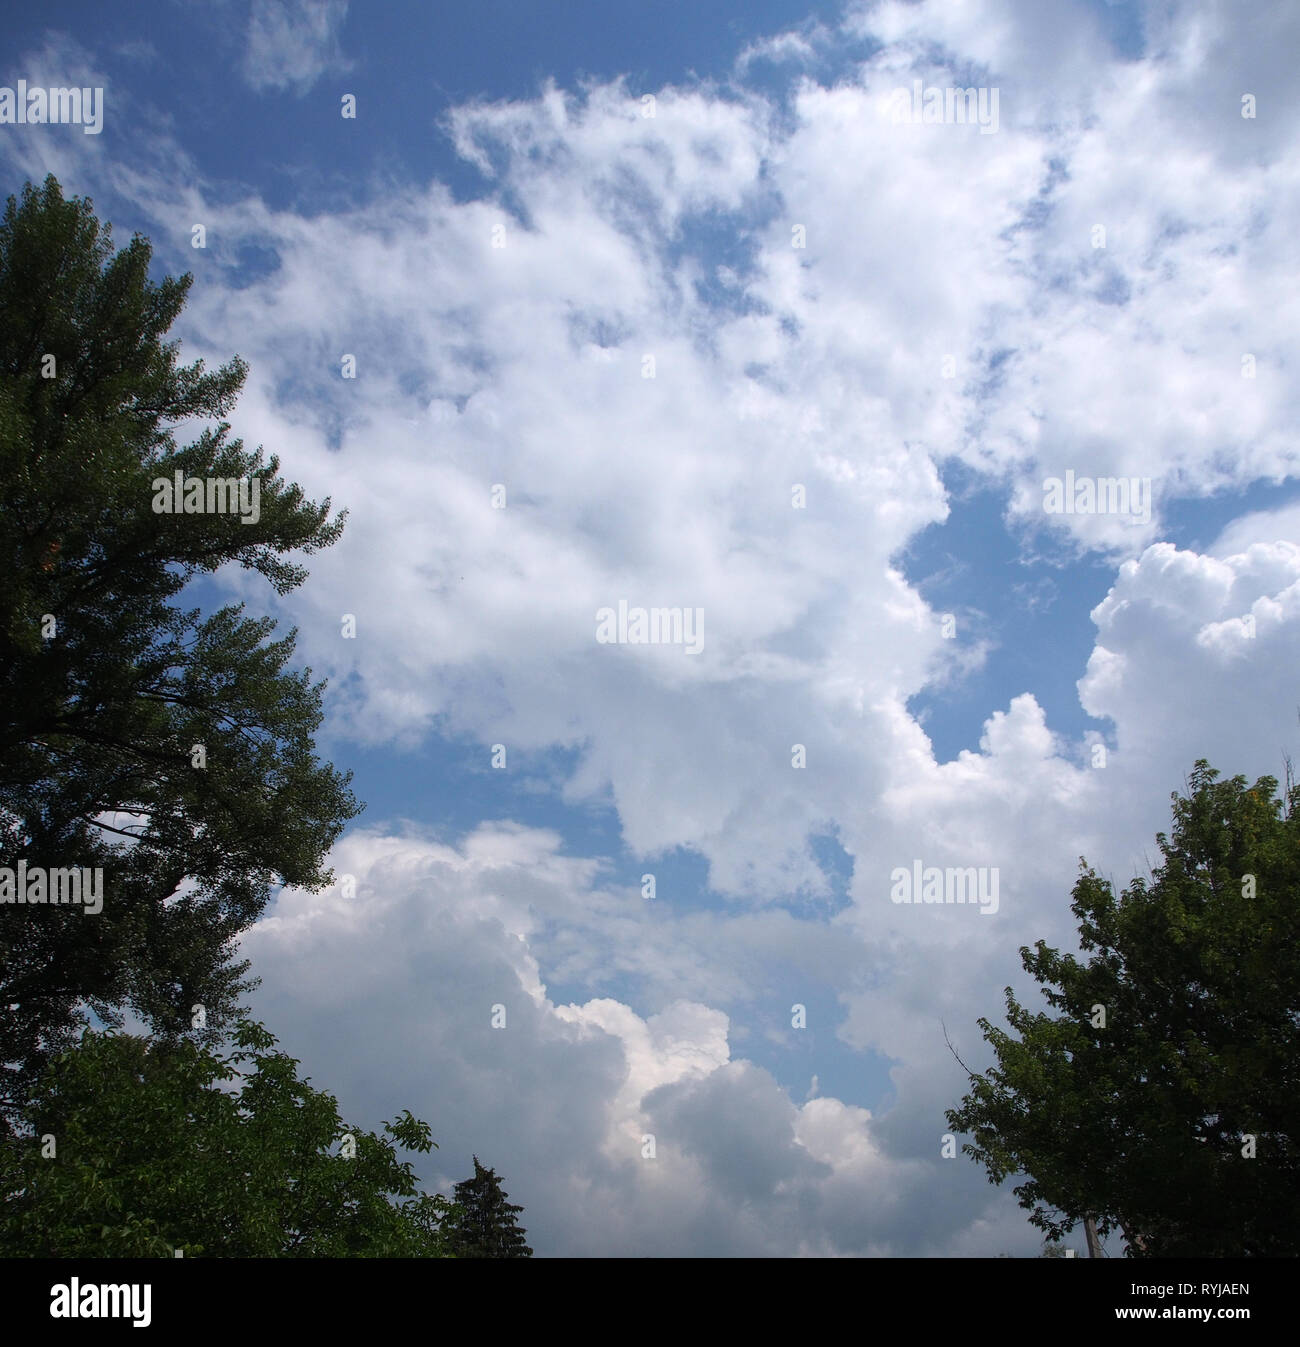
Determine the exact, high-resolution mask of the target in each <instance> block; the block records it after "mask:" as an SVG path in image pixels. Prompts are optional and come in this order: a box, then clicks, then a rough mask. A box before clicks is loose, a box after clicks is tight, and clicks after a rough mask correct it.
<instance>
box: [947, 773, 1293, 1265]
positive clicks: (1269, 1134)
mask: <svg viewBox="0 0 1300 1347" xmlns="http://www.w3.org/2000/svg"><path fill="white" fill-rule="evenodd" d="M1173 801H1174V807H1173V820H1174V821H1173V836H1172V839H1171V838H1169V837H1167V836H1166V835H1165V834H1164V833H1160V834H1158V835H1157V840H1158V842H1159V846H1160V850H1161V852H1162V854H1163V862H1162V864H1161V865H1160V866H1159V867H1158V868H1157V869H1156V871H1155V873H1154V875H1153V877H1152V881H1151V883H1150V884H1148V883H1146V882H1145V881H1144V880H1142V879H1135V880H1134V881H1133V882H1132V884H1130V885H1129V887H1128V888H1127V889H1125V890H1124V892H1123V893H1122V895H1120V896H1119V897H1118V898H1117V897H1116V896H1115V894H1114V892H1113V890H1112V888H1111V885H1110V884H1109V883H1108V882H1106V881H1104V880H1102V879H1101V878H1099V877H1098V875H1097V874H1096V873H1095V872H1094V871H1093V870H1092V869H1090V868H1088V867H1087V866H1086V865H1084V866H1082V867H1081V874H1080V878H1079V880H1078V882H1077V883H1076V885H1075V888H1074V900H1073V904H1072V908H1073V911H1074V913H1075V915H1076V917H1077V918H1078V920H1079V944H1080V947H1081V949H1082V951H1084V952H1085V953H1086V954H1087V955H1088V956H1089V957H1088V958H1087V960H1086V962H1081V961H1079V960H1078V959H1076V958H1075V957H1074V956H1073V955H1069V954H1061V953H1059V952H1058V951H1057V950H1054V949H1050V948H1048V947H1047V946H1046V945H1045V944H1044V943H1043V942H1042V941H1039V942H1038V943H1037V945H1036V946H1035V949H1034V951H1033V952H1031V951H1030V950H1029V949H1027V948H1022V949H1021V951H1020V954H1021V960H1022V962H1023V963H1024V966H1025V968H1026V970H1027V971H1028V972H1030V973H1031V974H1032V975H1033V976H1034V978H1035V979H1036V980H1037V981H1038V982H1039V983H1040V984H1041V985H1042V987H1043V988H1044V996H1045V998H1046V1000H1047V1003H1048V1005H1049V1006H1050V1007H1051V1009H1052V1011H1054V1012H1056V1013H1055V1014H1049V1013H1042V1012H1040V1013H1037V1014H1034V1013H1031V1012H1030V1011H1028V1010H1026V1009H1025V1008H1023V1007H1022V1006H1021V1005H1020V1004H1019V1002H1018V1001H1017V1000H1016V997H1015V995H1014V993H1013V992H1012V990H1011V988H1009V987H1008V988H1007V989H1006V998H1007V1019H1008V1022H1009V1024H1010V1028H1011V1032H1010V1033H1007V1032H1005V1031H1003V1030H1001V1029H997V1028H995V1027H994V1026H993V1025H992V1024H990V1023H989V1021H988V1020H986V1019H981V1020H980V1021H979V1023H980V1027H981V1028H982V1029H983V1031H984V1036H985V1038H986V1039H987V1040H988V1041H989V1043H990V1044H991V1045H992V1047H993V1050H994V1052H995V1054H996V1056H997V1065H996V1066H995V1067H993V1068H991V1069H990V1070H989V1071H987V1072H985V1073H983V1074H980V1075H972V1077H971V1090H970V1093H969V1094H968V1095H967V1096H966V1097H965V1098H964V1099H963V1101H962V1104H961V1107H960V1108H957V1109H954V1110H950V1111H949V1112H948V1124H949V1126H950V1127H951V1128H952V1129H953V1130H954V1131H957V1132H965V1133H968V1134H971V1135H973V1137H974V1141H973V1143H970V1142H968V1143H967V1144H966V1145H965V1146H964V1148H963V1149H964V1150H965V1151H966V1152H967V1153H968V1154H970V1155H972V1156H973V1157H974V1158H975V1159H976V1160H977V1161H979V1162H980V1163H981V1164H982V1165H984V1166H985V1168H986V1169H987V1170H988V1175H989V1179H990V1181H991V1182H994V1183H1000V1182H1001V1181H1002V1180H1003V1179H1004V1178H1006V1177H1007V1176H1008V1175H1009V1174H1015V1173H1020V1174H1024V1175H1027V1176H1028V1179H1027V1181H1026V1182H1025V1183H1022V1184H1021V1185H1020V1186H1019V1187H1017V1188H1016V1189H1015V1192H1016V1195H1017V1196H1018V1197H1019V1199H1020V1203H1021V1205H1022V1206H1023V1207H1025V1208H1027V1209H1032V1211H1033V1214H1032V1216H1031V1218H1030V1219H1031V1221H1032V1222H1033V1224H1035V1225H1036V1226H1039V1227H1040V1228H1041V1229H1043V1230H1045V1231H1047V1232H1048V1235H1049V1237H1050V1238H1053V1239H1057V1238H1059V1237H1060V1236H1061V1235H1062V1234H1064V1233H1065V1231H1067V1230H1069V1229H1071V1228H1072V1227H1073V1226H1074V1225H1075V1224H1076V1223H1077V1222H1079V1221H1081V1220H1083V1219H1084V1218H1085V1217H1087V1216H1089V1215H1094V1216H1096V1217H1097V1226H1098V1229H1099V1232H1100V1233H1101V1234H1102V1235H1103V1236H1104V1235H1105V1234H1106V1233H1107V1232H1108V1231H1109V1230H1112V1229H1115V1228H1116V1227H1119V1228H1120V1229H1122V1230H1123V1232H1124V1234H1125V1236H1126V1239H1127V1243H1128V1252H1129V1254H1130V1255H1132V1256H1173V1255H1208V1256H1239V1255H1295V1254H1296V1253H1298V1252H1300V1228H1298V1227H1297V1223H1296V1199H1297V1194H1300V787H1296V786H1295V785H1294V784H1293V782H1292V781H1291V779H1290V773H1289V772H1288V782H1287V788H1286V791H1285V793H1284V796H1283V797H1282V798H1278V783H1277V781H1276V780H1275V779H1274V778H1272V777H1262V778H1260V780H1258V781H1257V782H1256V783H1255V785H1254V786H1253V787H1248V786H1247V783H1246V778H1244V777H1234V778H1232V779H1231V780H1228V781H1220V780H1218V773H1217V772H1215V771H1213V770H1212V769H1211V768H1210V766H1209V764H1208V763H1207V762H1205V761H1204V760H1201V761H1198V762H1197V764H1196V768H1195V770H1194V772H1193V774H1192V777H1191V781H1190V788H1189V792H1188V794H1187V796H1185V797H1180V796H1178V795H1174V797H1173Z"/></svg>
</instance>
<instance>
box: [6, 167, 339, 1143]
mask: <svg viewBox="0 0 1300 1347" xmlns="http://www.w3.org/2000/svg"><path fill="white" fill-rule="evenodd" d="M150 258H151V250H150V246H149V244H148V242H147V241H146V240H145V239H143V238H141V237H139V236H137V237H135V238H134V239H133V240H132V242H131V243H130V244H129V245H128V246H127V247H125V248H124V249H122V250H121V251H120V252H116V253H115V252H114V251H113V247H112V240H111V232H110V230H109V229H108V228H107V227H104V228H102V229H101V227H100V224H99V222H98V220H97V219H96V217H95V215H94V213H93V210H92V207H91V203H90V202H89V201H88V200H79V199H76V198H72V199H69V200H65V199H64V198H63V195H62V192H61V190H60V187H59V184H58V183H57V182H56V181H55V180H54V178H53V177H50V178H47V179H46V181H45V184H44V186H43V187H41V188H39V189H37V188H34V187H32V186H31V184H28V186H27V187H26V188H25V190H24V191H23V193H22V199H21V201H17V200H15V199H14V198H12V197H11V198H10V199H9V202H8V207H7V209H6V210H5V213H4V216H3V219H2V220H0V573H2V574H3V576H4V583H3V585H0V1130H2V1128H3V1126H4V1124H5V1120H6V1119H8V1118H12V1117H13V1116H15V1114H16V1113H17V1112H18V1111H20V1110H21V1108H22V1105H23V1101H24V1099H25V1097H26V1094H27V1093H28V1092H29V1090H30V1089H31V1088H32V1086H33V1084H34V1082H35V1080H36V1079H37V1077H38V1076H39V1075H40V1073H41V1071H42V1070H43V1068H44V1066H45V1064H46V1063H47V1062H48V1061H49V1059H50V1057H51V1055H52V1054H54V1053H57V1052H58V1051H60V1050H61V1049H62V1048H64V1047H67V1046H68V1045H69V1044H70V1043H72V1042H73V1041H75V1035H76V1032H77V1029H78V1027H79V1026H80V1025H82V1024H84V1023H86V1022H87V1016H86V1011H87V1009H89V1010H92V1011H94V1012H95V1013H96V1014H97V1015H98V1016H99V1017H100V1018H101V1020H103V1021H105V1022H107V1023H109V1024H120V1023H121V1022H122V1021H121V1013H122V1010H123V1009H124V1008H130V1009H133V1010H134V1011H136V1012H137V1013H138V1014H140V1015H141V1016H142V1017H143V1018H144V1019H145V1021H146V1022H147V1023H149V1024H150V1025H151V1026H152V1027H153V1028H154V1029H155V1031H157V1032H162V1033H175V1032H180V1031H183V1030H188V1029H190V1028H191V1026H192V1025H195V1024H202V1023H204V1022H206V1024H207V1025H208V1026H209V1027H211V1028H212V1029H214V1030H215V1029H216V1028H217V1027H219V1026H220V1025H221V1024H222V1023H223V1022H228V1021H229V1019H230V1017H231V1015H232V1014H233V1013H234V1008H235V1006H236V1004H237V1002H238V999H239V995H240V993H241V992H242V991H243V990H245V989H246V988H247V987H248V986H249V985H250V984H249V983H248V982H246V981H244V980H243V977H244V974H245V972H246V969H247V965H246V964H244V963H238V962H236V961H235V960H234V954H233V951H234V941H235V939H236V937H237V936H238V935H239V933H240V932H241V931H242V930H244V929H245V928H246V927H247V926H248V925H249V924H251V922H253V921H254V920H255V919H256V918H257V916H258V914H259V913H260V912H261V911H262V909H263V907H264V906H265V904H266V902H267V900H268V898H269V895H270V892H271V889H272V887H273V885H274V884H276V883H279V882H283V883H289V884H294V885H298V886H302V887H305V888H319V887H321V886H322V885H324V884H327V883H328V882H329V881H330V879H331V878H332V876H331V875H330V873H329V872H328V871H327V870H326V869H324V868H323V865H322V862H323V858H324V856H325V854H326V853H327V851H328V849H329V847H330V845H331V844H332V843H333V841H334V839H335V838H336V837H337V836H338V834H339V832H340V831H341V829H342V827H343V825H344V823H345V822H346V821H347V819H349V818H351V817H353V816H354V815H355V814H356V813H357V812H358V806H357V803H356V801H355V800H354V799H353V797H352V795H351V792H350V791H349V789H348V782H349V779H350V774H349V775H348V776H344V775H341V774H340V773H338V772H336V771H335V770H334V769H333V768H332V767H331V766H329V765H328V764H326V763H322V762H320V761H318V760H317V758H316V756H315V753H314V744H313V737H312V736H313V734H314V733H315V731H316V729H317V727H318V726H319V724H320V720H321V715H322V712H321V692H322V687H323V684H314V685H313V684H312V683H311V681H310V672H311V671H310V670H306V671H303V672H293V671H292V670H291V669H290V668H289V667H288V666H289V661H290V658H291V656H292V654H293V649H294V640H295V633H292V632H291V633H289V634H288V635H287V636H284V637H282V638H281V639H278V640H271V639H270V638H271V634H272V632H273V630H274V623H273V622H272V621H270V620H269V619H254V618H246V617H244V616H243V615H242V605H241V606H238V607H226V608H222V609H221V610H220V611H218V612H215V613H211V614H209V615H208V616H206V617H204V616H201V615H200V613H199V612H198V611H197V610H190V609H185V608H182V607H181V606H179V605H178V604H176V603H175V602H174V600H175V598H176V596H177V595H178V594H179V592H180V591H181V590H182V589H183V588H184V586H185V585H186V583H187V582H188V581H189V580H191V579H192V578H193V577H195V576H198V575H201V574H203V573H207V572H213V571H215V570H217V568H218V567H221V566H224V565H226V564H227V563H230V562H235V563H238V564H239V565H241V566H242V567H244V568H245V569H248V570H251V571H255V572H256V573H257V574H259V575H261V576H262V577H264V578H265V579H266V580H267V581H268V582H269V583H270V585H271V586H272V588H273V589H274V590H275V591H276V593H278V594H284V593H286V592H288V591H289V590H291V589H293V588H294V587H295V586H297V585H299V584H300V583H301V582H302V581H303V579H305V577H306V572H305V570H304V569H303V568H302V567H301V566H299V565H297V564H295V563H293V562H291V561H289V560H287V559H286V555H285V554H287V553H293V552H302V553H311V552H314V551H315V550H317V549H318V548H322V547H326V546H329V545H330V544H331V543H333V542H334V541H335V540H336V539H337V538H338V536H339V534H340V532H341V530H342V527H343V517H341V516H340V517H337V518H334V519H330V517H329V516H330V502H329V501H328V500H326V501H324V502H323V503H321V504H315V503H313V502H311V501H308V500H306V499H304V495H303V492H302V491H301V489H300V488H299V487H297V486H295V485H287V484H286V483H285V482H284V481H283V480H282V479H281V478H280V477H279V476H278V470H279V462H278V460H277V459H276V458H275V457H274V456H272V457H270V458H269V459H266V460H264V458H263V454H262V451H261V449H260V448H259V449H258V450H257V451H256V452H246V451H245V450H244V447H243V444H242V441H240V440H238V439H235V440H232V439H230V438H229V429H230V428H229V425H228V424H227V423H226V422H224V421H220V422H219V424H218V425H216V426H215V427H209V428H207V429H205V430H203V431H202V433H201V434H199V435H198V438H197V439H195V440H193V442H191V443H187V444H184V445H178V444H177V442H176V435H175V431H176V430H177V428H178V427H179V426H180V425H181V423H183V422H193V421H194V420H195V419H196V418H197V419H199V420H202V419H204V418H209V419H216V418H220V417H223V416H224V415H225V414H226V413H227V412H228V411H229V410H230V408H231V407H232V405H233V404H234V401H235V398H236V396H237V394H238V392H239V390H240V388H241V387H242V384H243V381H244V378H245V374H246V366H245V365H244V363H243V361H241V360H240V359H238V358H235V359H233V360H231V361H230V362H229V363H228V364H226V365H223V366H222V367H221V368H220V369H218V370H216V371H213V372H206V371H205V370H204V367H203V362H202V361H199V362H197V363H196V364H193V365H188V366H179V365H178V364H177V344H176V343H175V342H170V343H168V342H166V341H165V340H164V337H165V334H166V333H167V331H168V329H169V328H170V327H171V325H172V323H173V322H174V321H175V319H176V317H177V315H178V314H179V313H180V311H181V308H182V306H183V304H184V302H185V297H186V294H187V292H188V290H189V287H190V283H191V277H190V276H188V275H186V276H182V277H180V278H179V279H174V278H165V279H163V280H162V281H161V282H160V283H158V284H156V285H155V284H154V283H152V282H151V281H150V279H149V275H148V270H149V263H150ZM177 472H179V473H181V474H182V480H184V481H190V480H192V479H201V480H202V481H204V482H205V483H206V482H207V481H208V480H213V481H223V482H229V481H231V480H233V479H240V478H246V479H248V483H249V487H248V490H249V494H250V495H251V487H252V482H253V480H254V479H256V480H257V483H258V498H259V509H258V511H257V519H256V522H246V520H247V519H251V516H252V512H251V511H246V512H245V514H244V515H241V514H240V513H237V512H234V513H231V512H227V513H220V512H216V511H214V512H207V511H206V510H205V511H204V512H193V513H184V512H181V513H165V512H159V511H156V510H155V508H154V505H155V503H156V502H158V501H159V499H160V495H159V492H158V491H157V490H156V488H155V485H154V484H155V482H156V481H158V480H159V479H162V480H164V481H166V482H168V483H171V482H174V480H175V474H176V473H177ZM20 861H24V862H25V863H26V866H27V869H28V870H29V871H32V870H55V869H65V868H68V867H81V868H85V869H86V870H88V871H90V870H93V869H94V868H95V867H101V868H102V870H103V909H102V911H101V912H100V913H99V915H97V916H90V915H88V914H87V911H86V910H85V909H83V908H79V907H76V906H68V905H63V906H59V905H48V904H47V905H42V906H30V905H23V904H21V903H20V902H17V901H14V898H15V897H17V896H18V895H16V894H15V890H14V885H13V884H12V883H10V885H9V886H8V888H7V889H6V888H5V887H4V886H3V878H4V872H5V871H11V872H12V871H14V870H16V869H17V866H18V862H20ZM196 1007H202V1009H201V1010H199V1009H196Z"/></svg>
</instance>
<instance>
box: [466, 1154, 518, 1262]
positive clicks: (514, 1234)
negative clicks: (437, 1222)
mask: <svg viewBox="0 0 1300 1347" xmlns="http://www.w3.org/2000/svg"><path fill="white" fill-rule="evenodd" d="M455 1193H456V1196H455V1211H454V1213H453V1215H452V1217H451V1218H450V1220H449V1222H448V1226H447V1237H448V1240H449V1242H450V1247H451V1249H452V1250H453V1251H454V1252H455V1254H456V1257H458V1258H531V1257H532V1254H533V1251H532V1250H531V1249H530V1248H529V1247H528V1245H527V1244H525V1243H524V1236H525V1235H526V1234H527V1233H528V1232H527V1231H526V1230H524V1229H522V1228H521V1227H520V1225H519V1223H518V1221H517V1220H516V1215H517V1213H519V1212H521V1211H523V1207H518V1206H514V1205H513V1204H512V1203H510V1202H508V1201H506V1198H507V1196H508V1194H506V1193H505V1192H503V1191H502V1188H501V1180H500V1178H498V1176H497V1175H496V1173H495V1172H494V1171H493V1170H491V1169H484V1168H483V1166H482V1165H481V1164H479V1162H478V1156H477V1155H476V1156H475V1157H474V1177H473V1178H472V1179H465V1180H464V1182H462V1183H458V1184H457V1185H456V1188H455Z"/></svg>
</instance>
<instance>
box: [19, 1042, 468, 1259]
mask: <svg viewBox="0 0 1300 1347" xmlns="http://www.w3.org/2000/svg"><path fill="white" fill-rule="evenodd" d="M234 1044H235V1051H234V1052H232V1053H231V1054H230V1055H229V1056H221V1055H219V1054H217V1053H215V1052H213V1051H211V1050H210V1049H208V1048H205V1047H203V1046H201V1045H199V1044H196V1043H194V1042H192V1041H190V1040H188V1039H171V1040H165V1039H157V1040H153V1041H150V1040H147V1039H144V1038H138V1037H132V1036H130V1035H125V1034H111V1033H110V1034H100V1033H95V1032H92V1031H88V1032H87V1033H86V1034H85V1036H84V1038H83V1040H82V1042H81V1044H80V1045H79V1046H77V1047H75V1048H73V1049H70V1050H69V1051H67V1052H65V1053H63V1054H61V1055H60V1056H59V1057H58V1058H56V1059H55V1060H54V1061H53V1062H51V1063H50V1065H49V1067H48V1068H47V1070H46V1072H45V1074H44V1076H43V1077H42V1078H41V1080H40V1081H39V1083H38V1088H37V1091H36V1095H35V1098H34V1099H33V1100H32V1104H31V1110H32V1126H33V1128H34V1135H31V1136H20V1135H17V1134H11V1135H10V1136H8V1137H6V1138H5V1139H3V1141H0V1195H2V1196H3V1209H2V1211H0V1254H5V1255H9V1256H28V1257H62V1258H72V1257H78V1258H85V1257H160V1258H170V1257H173V1256H174V1250H176V1249H181V1250H183V1251H184V1255H185V1257H199V1256H209V1257H230V1258H334V1257H396V1258H402V1257H408V1258H428V1257H447V1256H450V1254H449V1251H448V1245H447V1241H446V1238H445V1236H444V1234H443V1229H442V1227H443V1223H444V1222H445V1220H446V1219H447V1217H448V1215H449V1213H451V1211H452V1207H451V1204H450V1203H449V1202H448V1201H447V1199H446V1198H443V1197H440V1196H438V1195H436V1194H435V1195H431V1194H427V1193H423V1192H421V1191H420V1190H419V1188H418V1185H417V1182H416V1179H415V1175H414V1172H413V1170H412V1167H411V1165H410V1163H409V1162H405V1161H401V1160H399V1158H398V1154H397V1148H398V1147H399V1146H400V1147H402V1148H405V1149H407V1150H413V1151H417V1152H428V1151H429V1150H430V1148H431V1147H432V1146H434V1145H436V1143H434V1142H433V1141H432V1140H431V1139H430V1136H429V1130H430V1129H429V1127H428V1125H427V1124H426V1123H423V1122H421V1121H420V1120H419V1119H418V1118H414V1117H412V1116H411V1114H410V1113H409V1112H407V1113H403V1114H402V1116H401V1117H400V1118H398V1119H397V1121H396V1122H393V1123H385V1124H384V1131H383V1133H382V1135H381V1134H377V1133H373V1132H365V1131H362V1130H361V1129H359V1128H350V1127H348V1126H347V1125H346V1124H344V1123H343V1122H342V1121H341V1119H340V1118H339V1114H338V1105H337V1102H336V1100H335V1099H334V1098H333V1096H331V1095H329V1094H326V1093H324V1092H323V1091H320V1090H317V1089H314V1088H312V1086H311V1085H310V1084H309V1082H308V1081H307V1080H299V1079H298V1076H297V1070H296V1068H297V1066H298V1063H297V1062H296V1061H295V1060H294V1059H293V1058H291V1057H289V1056H287V1055H286V1054H284V1053H282V1052H279V1051H276V1050H274V1045H275V1039H274V1038H272V1037H271V1035H270V1034H269V1033H267V1032H266V1030H265V1029H263V1028H262V1026H261V1025H258V1024H254V1023H252V1022H248V1021H244V1022H241V1023H240V1024H239V1025H238V1026H237V1027H236V1031H235V1034H234Z"/></svg>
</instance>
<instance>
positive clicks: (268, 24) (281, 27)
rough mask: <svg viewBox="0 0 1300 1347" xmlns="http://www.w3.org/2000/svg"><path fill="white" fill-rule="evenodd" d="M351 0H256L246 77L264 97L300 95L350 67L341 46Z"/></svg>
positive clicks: (247, 47)
mask: <svg viewBox="0 0 1300 1347" xmlns="http://www.w3.org/2000/svg"><path fill="white" fill-rule="evenodd" d="M347 13H348V0H253V3H252V9H251V11H250V13H249V16H248V38H247V43H246V45H245V48H244V64H243V70H244V78H245V79H246V80H247V81H248V83H249V84H250V85H251V86H252V87H253V88H254V89H256V90H257V91H258V92H259V93H261V92H265V91H267V90H270V91H272V92H277V93H278V92H282V91H284V90H287V89H291V90H292V91H293V92H294V93H296V94H298V95H299V96H301V95H303V94H305V93H307V92H308V90H309V89H311V87H312V86H313V85H314V84H315V83H316V81H317V80H319V79H320V78H321V76H322V75H325V74H328V73H330V72H333V71H344V70H347V69H349V68H350V63H349V62H348V61H347V60H346V59H345V58H344V56H343V53H342V51H341V50H340V47H339V30H340V29H341V28H342V27H343V21H344V20H345V19H346V18H347Z"/></svg>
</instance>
